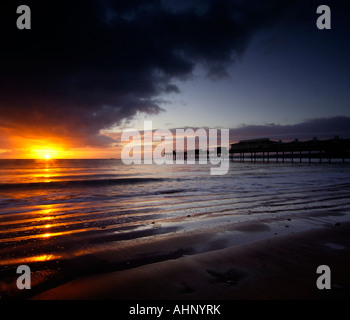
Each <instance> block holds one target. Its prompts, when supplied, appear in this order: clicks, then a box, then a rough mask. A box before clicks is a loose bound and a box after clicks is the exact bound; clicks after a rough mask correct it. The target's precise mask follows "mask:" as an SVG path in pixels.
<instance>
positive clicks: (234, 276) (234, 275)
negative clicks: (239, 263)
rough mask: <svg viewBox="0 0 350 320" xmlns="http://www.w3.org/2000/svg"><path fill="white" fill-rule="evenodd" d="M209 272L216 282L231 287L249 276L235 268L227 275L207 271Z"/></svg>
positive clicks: (226, 273)
mask: <svg viewBox="0 0 350 320" xmlns="http://www.w3.org/2000/svg"><path fill="white" fill-rule="evenodd" d="M207 272H208V273H209V274H210V275H211V276H213V277H214V278H215V279H216V282H223V283H227V284H229V285H236V284H237V283H238V282H239V281H240V280H242V279H243V278H245V277H246V276H247V275H248V274H247V273H245V272H243V271H239V270H237V269H235V268H231V269H229V270H228V271H227V272H225V273H220V272H216V271H213V270H210V269H207Z"/></svg>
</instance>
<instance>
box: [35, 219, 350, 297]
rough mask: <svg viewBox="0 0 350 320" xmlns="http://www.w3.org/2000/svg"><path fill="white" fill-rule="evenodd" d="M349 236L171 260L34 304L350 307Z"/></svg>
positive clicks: (282, 240)
mask: <svg viewBox="0 0 350 320" xmlns="http://www.w3.org/2000/svg"><path fill="white" fill-rule="evenodd" d="M349 231H350V224H349V223H346V224H341V225H337V226H335V225H329V226H325V227H324V228H322V229H315V230H312V231H304V232H299V233H295V234H291V235H285V236H280V237H279V236H275V237H271V238H267V239H264V240H260V241H255V242H252V243H246V244H241V245H238V246H233V247H230V248H225V249H218V250H215V249H214V248H213V250H212V251H210V252H205V253H200V254H195V255H189V256H182V257H180V258H175V257H173V258H171V257H170V256H171V255H170V254H169V259H167V260H166V261H161V262H154V263H149V264H146V265H142V266H139V267H135V268H131V269H128V270H124V271H117V272H111V273H105V274H99V275H94V276H89V277H84V278H80V279H77V280H74V281H71V282H69V283H67V284H64V285H61V286H58V287H57V288H54V289H52V290H48V291H46V292H43V293H41V294H39V295H37V296H35V297H34V299H63V300H65V299H118V300H123V299H126V300H132V299H139V300H149V299H151V300H152V299H155V300H163V299H175V300H227V299H234V300H257V299H258V300H260V299H262V300H268V299H273V300H280V299H282V300H285V299H287V300H290V299H292V300H295V299H297V300H299V299H302V300H304V299H348V298H349V296H350V295H349V294H350V290H349V288H350V277H349V265H350V241H349V237H348V236H347V235H348V234H349ZM178 240H179V239H173V240H171V241H172V242H173V246H177V245H178V244H179V241H178ZM188 241H189V242H188V243H186V242H185V243H184V242H181V241H180V244H181V245H184V244H187V245H189V244H190V243H191V242H192V243H194V242H196V241H201V242H202V243H203V242H204V240H203V237H201V236H194V237H193V238H192V239H188ZM175 244H176V245H175ZM203 244H204V243H203ZM164 245H166V247H168V245H169V240H165V243H164ZM156 247H157V248H159V246H158V245H156ZM110 254H111V253H110ZM324 264H326V265H329V267H330V268H331V271H332V287H331V289H330V290H326V289H324V290H319V289H318V288H317V286H316V280H317V278H318V277H319V276H320V275H319V274H317V273H316V269H317V267H318V266H319V265H324Z"/></svg>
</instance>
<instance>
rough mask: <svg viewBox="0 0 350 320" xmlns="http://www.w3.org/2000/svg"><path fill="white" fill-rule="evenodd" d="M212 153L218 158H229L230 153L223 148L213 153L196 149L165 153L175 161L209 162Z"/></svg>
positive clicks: (218, 148)
mask: <svg viewBox="0 0 350 320" xmlns="http://www.w3.org/2000/svg"><path fill="white" fill-rule="evenodd" d="M211 153H212V154H214V155H217V156H218V157H221V156H225V157H226V156H227V157H229V151H228V150H227V149H226V148H221V147H217V149H216V150H213V151H209V150H200V149H196V150H188V151H181V152H180V151H176V150H174V151H173V152H171V153H165V157H166V158H167V159H173V160H201V159H203V160H208V159H209V157H210V154H211Z"/></svg>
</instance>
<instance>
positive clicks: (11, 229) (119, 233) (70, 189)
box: [0, 159, 350, 299]
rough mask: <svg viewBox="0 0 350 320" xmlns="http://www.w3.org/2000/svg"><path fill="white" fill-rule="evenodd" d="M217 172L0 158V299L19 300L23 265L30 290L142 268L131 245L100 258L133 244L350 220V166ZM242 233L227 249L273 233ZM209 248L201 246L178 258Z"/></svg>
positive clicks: (265, 166)
mask: <svg viewBox="0 0 350 320" xmlns="http://www.w3.org/2000/svg"><path fill="white" fill-rule="evenodd" d="M211 167H212V166H211V165H209V164H208V165H203V164H198V163H197V164H173V165H166V164H164V165H155V164H153V165H145V164H143V165H134V164H132V165H125V164H123V163H122V162H121V161H120V160H116V159H108V160H107V159H104V160H0V298H1V299H6V298H11V297H13V296H16V295H17V294H23V293H18V292H17V291H16V287H15V281H16V278H17V277H18V274H16V270H17V267H18V266H19V265H28V266H30V267H31V268H32V271H33V276H32V281H33V282H34V283H35V284H37V287H36V288H37V291H35V290H33V291H32V294H34V293H35V292H36V293H38V292H40V291H43V290H47V289H50V288H51V287H55V286H56V285H59V284H61V283H64V282H67V281H70V280H72V279H75V278H77V277H79V276H84V275H89V274H94V273H101V272H110V271H114V270H121V269H125V268H128V267H131V266H137V265H140V264H141V263H152V262H153V261H154V260H149V261H148V260H147V259H146V260H145V259H143V260H142V262H140V261H141V260H140V259H139V258H140V257H139V256H137V254H136V253H135V257H134V258H135V261H139V262H138V264H137V263H136V262H135V263H134V264H132V256H133V252H132V249H130V250H131V251H130V250H129V249H128V250H129V251H128V253H127V259H128V260H127V261H126V260H125V261H122V260H121V259H120V260H118V263H117V262H115V260H113V259H109V262H108V261H105V260H103V259H96V256H95V254H94V253H95V252H101V251H110V252H117V251H113V249H116V248H122V247H124V248H132V246H127V244H130V243H142V242H144V241H148V242H152V241H157V239H161V238H164V237H167V236H173V235H177V236H181V235H184V234H191V233H195V232H201V231H203V230H215V228H221V227H225V226H227V225H236V226H240V225H244V224H246V223H248V222H249V223H258V222H267V221H270V222H271V221H275V222H276V223H277V224H278V225H279V226H282V225H283V227H285V229H283V230H285V231H283V232H285V233H287V232H297V231H298V230H300V228H301V229H303V228H304V229H307V228H311V227H319V226H322V225H325V224H336V223H341V222H342V221H347V220H350V164H349V163H318V162H312V163H299V162H298V163H290V162H288V161H286V162H285V163H273V162H270V163H250V162H246V163H240V162H234V161H231V162H230V166H229V171H228V173H227V174H226V175H221V176H214V175H210V168H211ZM296 218H297V219H296ZM293 221H295V223H294V224H293ZM288 227H289V228H288ZM298 228H299V229H298ZM237 230H238V231H237V232H236V234H237V235H240V236H237V237H234V236H232V240H231V241H230V242H227V241H226V242H225V243H223V244H222V246H223V247H225V246H233V245H235V244H239V243H240V242H244V241H247V239H248V238H247V239H245V238H244V237H243V235H244V234H248V235H249V234H250V238H249V239H250V240H249V241H253V240H255V239H259V237H260V238H261V237H263V236H264V235H266V234H267V233H268V232H270V233H271V232H275V230H271V229H270V228H268V229H266V228H265V229H264V228H260V229H259V228H255V230H249V228H248V229H246V231H248V232H245V233H244V232H242V230H244V228H243V229H241V230H240V229H239V227H237ZM279 230H281V228H280V229H279ZM239 231H240V232H239ZM259 231H260V232H259ZM275 234H276V233H275ZM254 237H255V238H254ZM218 243H219V242H218ZM216 248H217V247H216ZM208 250H211V249H210V247H207V248H204V247H203V246H202V247H201V248H200V247H199V246H198V247H197V249H196V250H194V251H193V250H192V251H188V250H187V251H186V250H182V251H181V250H180V251H178V256H182V255H185V254H194V253H196V252H200V251H208ZM154 256H155V255H154V254H153V257H154ZM171 257H174V255H172V256H171ZM157 259H158V260H162V259H167V255H163V256H162V257H158V258H157ZM157 259H156V260H157ZM107 260H108V259H107ZM111 260H113V261H114V262H113V263H111V262H110V261H111ZM158 260H157V261H158ZM27 294H28V293H27Z"/></svg>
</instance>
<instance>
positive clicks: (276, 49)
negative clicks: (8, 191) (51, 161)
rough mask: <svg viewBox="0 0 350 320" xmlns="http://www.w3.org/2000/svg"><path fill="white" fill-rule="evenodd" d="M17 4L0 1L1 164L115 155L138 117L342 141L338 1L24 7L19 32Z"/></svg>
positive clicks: (243, 134) (349, 67) (343, 7)
mask: <svg viewBox="0 0 350 320" xmlns="http://www.w3.org/2000/svg"><path fill="white" fill-rule="evenodd" d="M23 3H24V2H23ZM23 3H22V2H21V1H16V0H11V1H2V2H1V4H0V7H1V8H0V9H1V10H0V12H1V13H0V37H1V39H2V42H1V50H0V66H1V72H0V158H36V157H39V158H40V157H45V156H46V155H47V154H49V155H50V156H51V157H55V158H110V157H116V156H117V154H118V152H117V151H118V150H117V149H118V148H120V145H121V144H120V133H121V131H122V130H124V129H131V128H135V129H136V130H143V124H144V121H145V120H147V121H152V122H153V128H154V129H175V128H186V127H189V128H194V129H195V128H226V129H230V139H231V141H232V142H235V141H238V140H242V139H252V138H261V137H269V138H271V139H282V140H288V139H295V138H298V139H311V138H312V137H314V136H317V137H320V138H325V139H326V138H331V137H333V136H334V135H339V136H340V137H343V138H350V90H349V88H350V76H349V74H350V61H349V58H348V57H349V56H350V43H349V41H348V39H349V34H350V19H349V16H350V3H349V1H345V0H324V1H316V0H307V1H306V0H305V1H301V0H284V1H279V0H264V1H258V0H186V1H185V0H181V1H179V0H177V1H173V0H119V1H118V0H87V1H64V0H62V1H56V0H53V1H35V0H32V1H30V0H28V1H25V4H26V5H28V6H29V7H30V9H31V29H30V30H19V29H18V28H17V27H16V21H17V18H18V17H19V16H20V14H17V13H16V9H17V7H18V6H19V5H21V4H23ZM321 4H322V5H328V6H329V7H330V9H331V29H330V30H319V29H318V28H317V26H316V20H317V19H318V17H319V16H320V14H317V13H316V10H317V8H318V6H319V5H321Z"/></svg>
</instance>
